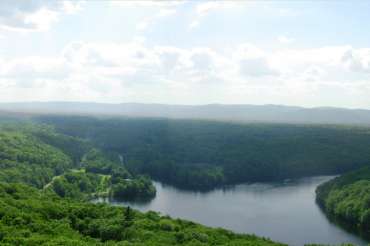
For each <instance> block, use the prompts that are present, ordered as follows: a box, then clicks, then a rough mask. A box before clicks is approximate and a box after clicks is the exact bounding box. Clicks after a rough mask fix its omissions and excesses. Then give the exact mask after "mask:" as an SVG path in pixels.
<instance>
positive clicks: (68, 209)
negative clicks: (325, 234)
mask: <svg viewBox="0 0 370 246" xmlns="http://www.w3.org/2000/svg"><path fill="white" fill-rule="evenodd" d="M0 244H1V245H9V246H13V245H48V246H52V245H70V246H77V245H107V246H108V245H138V246H139V245H140V246H144V245H158V246H159V245H197V246H201V245H230V246H231V245H234V246H239V245H246V246H247V245H248V246H252V245H256V246H258V245H261V246H269V245H271V246H272V245H282V244H278V243H274V242H272V241H269V240H267V239H261V238H258V237H256V236H252V235H241V234H234V233H232V232H230V231H227V230H223V229H211V228H208V227H204V226H201V225H199V224H196V223H193V222H189V221H184V220H180V219H176V220H174V219H171V218H169V217H163V216H160V215H159V214H158V213H155V212H148V213H140V212H137V211H134V210H132V209H130V208H128V207H127V208H122V207H112V206H109V205H105V204H99V205H96V204H92V203H88V202H78V201H75V200H70V199H61V198H60V197H58V196H56V195H55V194H53V193H50V192H42V191H40V190H36V189H34V188H31V187H29V186H26V185H22V184H7V183H0Z"/></svg>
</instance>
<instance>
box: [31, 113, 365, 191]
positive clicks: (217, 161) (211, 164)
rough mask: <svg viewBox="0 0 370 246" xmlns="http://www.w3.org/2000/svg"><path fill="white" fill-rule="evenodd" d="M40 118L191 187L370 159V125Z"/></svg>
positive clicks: (141, 169) (313, 171) (325, 170)
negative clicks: (366, 126)
mask: <svg viewBox="0 0 370 246" xmlns="http://www.w3.org/2000/svg"><path fill="white" fill-rule="evenodd" d="M37 120H38V121H40V122H43V123H47V124H51V125H53V126H55V128H56V130H57V131H58V132H61V133H63V134H67V135H70V136H74V137H79V138H83V139H88V140H89V141H91V142H93V143H94V144H95V145H96V146H98V147H99V148H101V149H104V150H105V151H107V152H114V153H119V154H120V155H122V157H123V161H124V163H125V165H126V167H127V168H128V170H129V171H130V172H132V173H135V174H149V175H150V176H151V177H153V178H155V179H157V180H160V181H162V182H166V183H170V184H174V185H176V186H179V187H184V188H191V189H209V188H213V187H215V186H219V185H224V184H232V183H239V182H253V181H272V180H276V179H284V178H293V177H302V176H310V175H324V174H339V173H343V172H346V171H350V170H354V169H356V168H359V167H362V166H364V165H366V164H367V163H368V161H369V160H370V151H369V147H368V146H370V129H369V128H360V127H343V126H326V125H322V126H318V125H283V124H232V123H221V122H210V121H197V120H168V119H133V118H123V119H122V118H121V119H117V118H115V119H98V118H89V117H75V116H71V117H60V116H43V117H39V118H38V119H37Z"/></svg>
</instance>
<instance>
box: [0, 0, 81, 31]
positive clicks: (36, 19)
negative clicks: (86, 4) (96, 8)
mask: <svg viewBox="0 0 370 246" xmlns="http://www.w3.org/2000/svg"><path fill="white" fill-rule="evenodd" d="M81 3H82V2H71V1H42V0H32V1H27V0H2V1H0V28H3V29H6V30H12V31H23V32H27V31H45V30H48V29H49V28H50V26H51V24H53V23H54V22H56V21H57V20H58V18H59V16H60V14H63V13H64V14H71V13H75V12H76V11H78V10H79V9H80V8H81Z"/></svg>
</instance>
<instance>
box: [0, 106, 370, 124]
mask: <svg viewBox="0 0 370 246" xmlns="http://www.w3.org/2000/svg"><path fill="white" fill-rule="evenodd" d="M0 111H3V113H4V112H12V113H14V112H16V113H27V114H28V113H31V114H34V113H36V114H50V113H52V114H73V115H76V114H78V115H100V116H130V117H164V118H175V119H208V120H221V121H236V122H271V123H308V124H346V125H353V124H355V125H370V110H364V109H344V108H332V107H317V108H303V107H293V106H282V105H225V104H208V105H195V106H190V105H167V104H143V103H121V104H104V103H85V102H29V103H0Z"/></svg>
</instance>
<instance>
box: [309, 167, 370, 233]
mask: <svg viewBox="0 0 370 246" xmlns="http://www.w3.org/2000/svg"><path fill="white" fill-rule="evenodd" d="M316 194H317V202H318V203H319V204H320V206H321V207H322V208H323V209H324V210H325V212H326V213H327V214H328V215H329V216H332V217H333V218H334V219H337V220H338V221H339V222H342V224H344V225H348V226H350V227H352V228H353V229H359V232H360V233H361V234H364V235H365V236H366V235H367V236H368V235H370V167H365V168H362V169H360V170H357V171H353V172H350V173H348V174H345V175H343V176H340V177H337V178H335V179H333V180H331V181H328V182H326V183H324V184H322V185H320V186H319V187H318V188H317V190H316Z"/></svg>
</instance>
